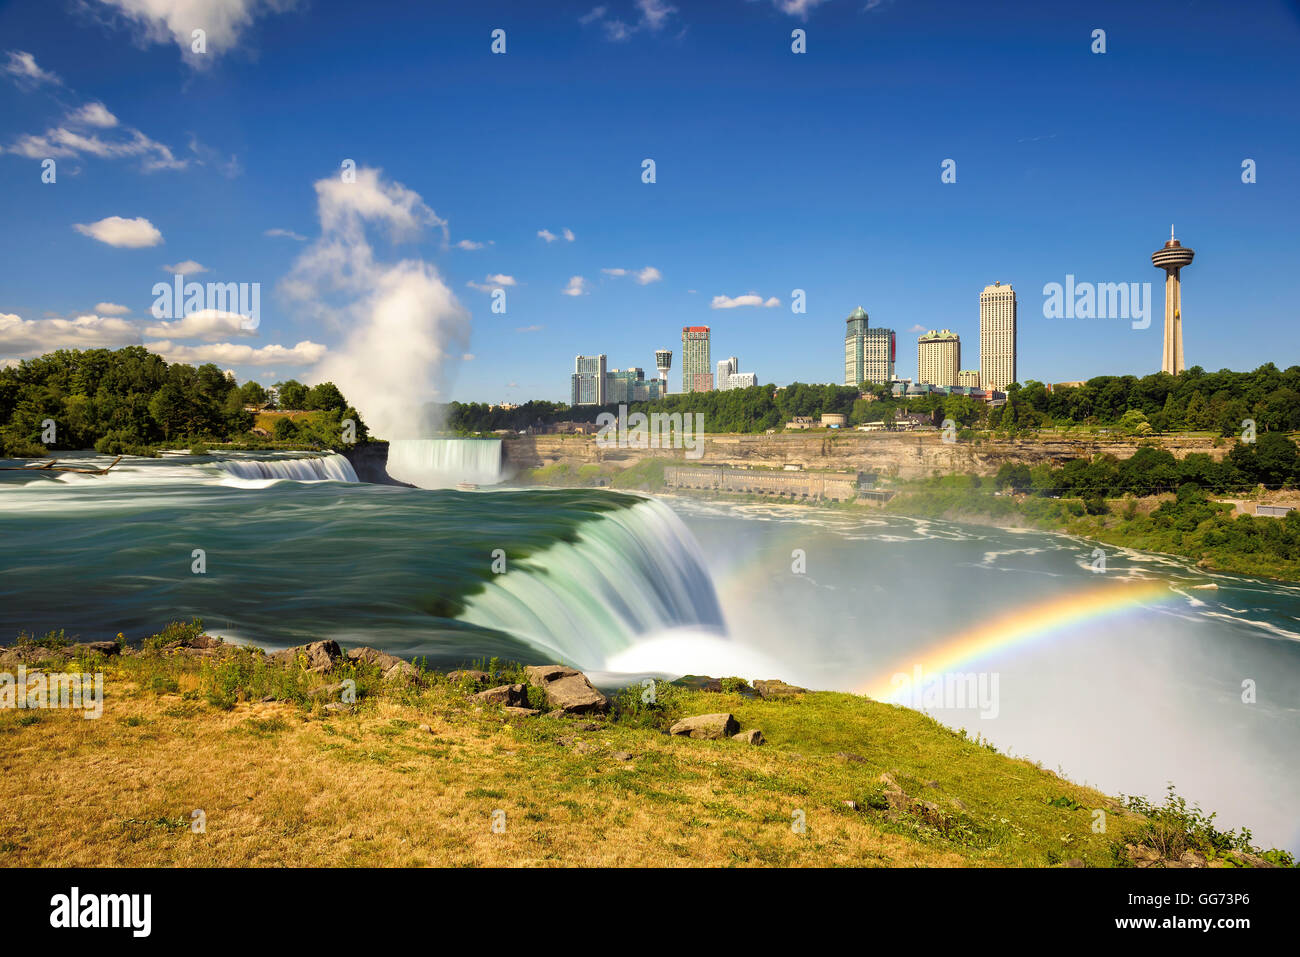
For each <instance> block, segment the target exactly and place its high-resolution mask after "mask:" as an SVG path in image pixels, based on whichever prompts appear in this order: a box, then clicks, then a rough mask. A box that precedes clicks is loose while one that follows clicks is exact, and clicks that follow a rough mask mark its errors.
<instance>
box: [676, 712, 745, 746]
mask: <svg viewBox="0 0 1300 957" xmlns="http://www.w3.org/2000/svg"><path fill="white" fill-rule="evenodd" d="M739 732H740V722H738V721H737V720H736V719H735V716H734V715H730V714H725V713H722V714H697V715H695V716H694V717H691V718H683V719H682V720H681V721H678V722H677V723H676V724H675V725H673V726H672V727H671V728H669V729H668V733H669V734H675V735H681V736H683V737H687V738H699V739H702V740H705V741H716V740H719V739H721V738H730V737H732V736H733V735H735V734H738V733H739Z"/></svg>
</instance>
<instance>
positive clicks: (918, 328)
mask: <svg viewBox="0 0 1300 957" xmlns="http://www.w3.org/2000/svg"><path fill="white" fill-rule="evenodd" d="M907 331H908V332H929V331H930V330H928V329H926V328H925V326H923V325H921V324H920V323H919V322H918V323H917V324H916V325H914V326H913V327H912V328H911V329H908V330H907Z"/></svg>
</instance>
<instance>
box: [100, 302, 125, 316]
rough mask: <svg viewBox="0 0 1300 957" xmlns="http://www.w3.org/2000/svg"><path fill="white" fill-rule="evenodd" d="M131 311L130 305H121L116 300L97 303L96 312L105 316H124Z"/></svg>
mask: <svg viewBox="0 0 1300 957" xmlns="http://www.w3.org/2000/svg"><path fill="white" fill-rule="evenodd" d="M130 311H131V309H130V307H128V306H119V305H118V304H117V303H115V302H97V303H95V312H96V313H98V314H100V315H103V316H124V315H126V314H127V313H128V312H130Z"/></svg>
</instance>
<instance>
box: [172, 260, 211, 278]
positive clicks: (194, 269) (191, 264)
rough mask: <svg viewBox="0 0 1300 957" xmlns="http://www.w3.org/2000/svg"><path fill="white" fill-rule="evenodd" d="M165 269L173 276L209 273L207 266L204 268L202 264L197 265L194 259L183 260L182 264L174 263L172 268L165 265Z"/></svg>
mask: <svg viewBox="0 0 1300 957" xmlns="http://www.w3.org/2000/svg"><path fill="white" fill-rule="evenodd" d="M163 269H165V270H167V272H169V273H171V274H172V275H173V276H193V275H195V274H196V273H201V272H207V271H208V267H207V266H204V265H202V264H201V263H196V262H195V261H194V260H193V259H186V260H182V261H181V262H178V263H173V264H172V265H170V266H168V265H167V264H166V263H164V264H163Z"/></svg>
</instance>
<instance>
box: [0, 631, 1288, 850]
mask: <svg viewBox="0 0 1300 957" xmlns="http://www.w3.org/2000/svg"><path fill="white" fill-rule="evenodd" d="M201 632H202V629H201V628H200V627H198V626H197V625H173V626H170V627H169V629H168V630H166V631H164V632H163V633H162V634H161V635H158V636H154V637H153V638H151V639H146V640H145V642H144V643H143V644H142V645H140V646H139V647H136V648H131V647H126V648H123V647H122V646H121V645H112V643H103V644H99V645H96V646H81V647H77V648H69V647H65V646H63V644H62V639H61V636H47V638H46V639H43V640H42V641H41V642H33V641H30V640H29V641H27V642H26V643H25V644H24V646H23V647H22V648H20V649H6V650H5V653H4V654H3V656H0V670H4V671H13V670H15V669H16V667H18V666H19V662H21V663H22V664H21V666H22V667H24V668H26V669H27V670H28V674H29V675H30V673H31V672H32V671H33V670H37V669H41V668H45V669H48V670H50V671H54V670H67V671H73V672H84V673H93V672H99V673H102V674H103V676H104V698H103V716H102V717H101V718H100V719H99V720H85V719H84V718H83V716H82V712H81V711H75V710H70V709H57V710H26V709H23V710H18V709H13V708H4V709H0V740H3V741H4V751H5V756H6V757H5V774H4V775H3V776H2V777H0V801H3V802H4V805H5V807H6V808H8V809H9V812H10V813H9V814H7V815H6V817H5V820H4V822H3V823H0V863H3V864H5V865H7V866H31V865H34V864H35V865H63V866H90V865H93V866H105V865H107V866H271V865H284V866H362V865H378V866H423V865H452V866H483V865H487V866H529V865H606V866H726V865H737V864H739V865H754V866H863V865H866V866H873V865H875V866H1033V867H1050V866H1076V867H1077V866H1089V867H1108V866H1130V865H1136V866H1174V867H1189V866H1190V867H1199V866H1252V865H1253V866H1266V865H1267V864H1268V863H1269V859H1268V858H1265V857H1260V856H1258V855H1256V854H1255V853H1253V852H1252V851H1250V850H1247V849H1246V845H1245V842H1244V841H1243V839H1242V838H1240V837H1237V836H1235V835H1225V834H1221V833H1219V832H1217V831H1215V830H1214V829H1213V828H1212V827H1211V826H1210V825H1209V822H1208V821H1205V820H1204V818H1201V817H1199V816H1197V815H1195V814H1194V813H1192V812H1184V811H1179V810H1178V809H1177V808H1176V806H1174V805H1169V806H1167V807H1166V808H1164V809H1158V808H1152V807H1150V806H1145V805H1142V804H1137V805H1135V806H1126V804H1125V803H1124V802H1121V801H1120V800H1118V799H1116V798H1113V797H1110V796H1107V795H1105V794H1102V793H1100V792H1098V791H1095V790H1093V789H1091V788H1086V787H1082V786H1079V785H1076V784H1073V783H1071V782H1069V781H1066V780H1064V779H1062V778H1060V777H1058V776H1057V775H1056V774H1053V773H1052V772H1050V771H1048V770H1046V769H1043V768H1041V767H1038V766H1036V765H1035V764H1032V763H1031V762H1029V761H1025V760H1021V759H1016V758H1010V757H1007V756H1004V755H1001V754H998V753H997V752H996V751H994V750H992V749H991V748H990V747H988V746H987V745H985V744H982V743H980V742H977V741H973V740H970V739H969V738H968V737H967V736H966V735H965V734H964V733H959V732H954V731H952V730H950V729H948V728H946V727H944V726H942V725H940V724H938V723H937V722H935V721H933V720H932V719H930V718H928V717H926V716H925V715H923V714H920V713H919V712H916V711H911V710H908V709H906V708H902V707H899V706H894V705H888V704H883V703H880V702H877V701H873V700H870V699H868V698H864V697H859V696H855V695H849V694H839V693H829V692H811V691H804V690H803V689H796V688H790V687H789V686H784V685H781V684H780V683H775V684H772V685H765V686H763V688H762V693H761V694H760V693H759V692H758V691H756V690H755V687H754V686H751V685H749V684H747V683H746V682H743V681H739V680H736V679H725V680H723V681H721V682H707V681H704V680H698V681H690V682H683V683H675V684H671V685H670V684H666V683H663V682H660V683H658V684H657V685H656V686H655V695H654V700H653V702H652V703H649V704H647V703H646V701H645V697H646V696H645V695H644V691H645V689H643V688H642V686H640V685H637V686H634V687H633V688H632V689H631V690H630V691H629V692H628V693H626V694H623V695H622V696H618V697H615V698H614V700H613V701H610V702H607V704H606V706H604V707H602V706H601V705H600V704H599V702H598V701H596V699H597V698H599V697H601V696H599V695H598V694H595V693H594V692H592V694H595V698H593V697H591V696H590V695H588V693H587V691H586V690H585V688H584V686H585V685H586V683H585V679H581V680H579V679H567V680H569V681H571V682H574V683H575V684H576V688H577V692H578V693H577V694H576V695H575V694H574V693H573V692H574V686H573V685H571V686H570V687H569V688H568V689H566V690H565V691H564V692H561V691H560V690H559V685H557V684H556V683H554V682H552V681H550V679H549V678H548V673H547V670H546V669H541V670H538V669H532V670H527V671H526V670H524V669H519V668H515V667H511V666H501V665H499V664H497V663H496V662H490V663H480V664H482V669H483V670H482V671H480V672H478V673H475V672H473V671H462V672H459V673H452V674H441V673H435V672H430V671H426V670H424V669H423V668H421V667H420V665H419V663H418V662H416V663H414V664H412V663H407V662H402V661H400V659H394V658H393V657H392V656H387V655H384V654H383V653H381V652H375V651H373V649H353V650H352V652H350V653H347V654H345V653H343V651H342V649H339V648H338V647H337V646H336V645H334V643H333V642H320V643H316V644H315V645H311V646H307V647H305V648H302V649H297V650H293V651H290V652H288V653H279V654H276V655H266V654H263V653H262V652H260V651H257V650H255V649H249V648H239V647H235V646H230V645H226V644H224V643H222V642H220V641H219V640H217V639H212V638H210V637H208V636H206V635H204V634H202V633H201ZM329 646H332V648H331V647H329ZM756 684H757V683H756ZM493 685H498V686H497V687H496V688H495V689H493V690H484V689H489V688H490V686H493ZM587 687H589V686H587ZM710 689H714V690H710ZM723 689H726V690H723ZM764 695H766V696H764ZM526 706H532V707H526ZM534 708H536V709H537V710H534ZM546 709H550V710H546ZM698 715H731V716H732V717H733V718H734V726H735V729H736V730H745V731H746V732H749V735H748V740H752V739H753V735H752V731H753V730H759V731H761V740H762V741H763V742H764V743H762V744H758V745H755V744H751V743H747V740H742V739H735V738H732V737H730V736H724V737H721V738H719V739H717V740H707V739H705V740H701V739H696V738H694V737H687V736H684V735H683V734H682V733H681V726H680V725H679V724H678V722H680V721H681V720H682V719H683V718H688V717H691V716H698ZM705 724H706V725H707V722H706V723H705ZM726 724H727V725H728V727H727V729H726V730H727V732H728V734H729V732H730V731H731V727H730V725H731V723H730V722H727V723H726ZM674 728H676V729H677V730H678V733H676V734H669V733H667V732H668V731H669V730H670V729H674ZM74 791H75V793H76V794H77V795H78V799H77V800H76V801H75V802H70V801H67V800H66V795H67V794H68V793H71V792H74ZM1139 812H1141V813H1139ZM1098 820H1100V821H1103V822H1104V825H1105V830H1104V832H1098V830H1097V829H1096V827H1095V826H1094V824H1095V822H1096V821H1098ZM1269 857H1271V858H1272V859H1274V860H1281V861H1283V862H1286V860H1287V859H1286V858H1284V857H1278V856H1277V855H1273V854H1271V853H1270V855H1269Z"/></svg>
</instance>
